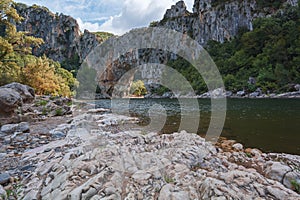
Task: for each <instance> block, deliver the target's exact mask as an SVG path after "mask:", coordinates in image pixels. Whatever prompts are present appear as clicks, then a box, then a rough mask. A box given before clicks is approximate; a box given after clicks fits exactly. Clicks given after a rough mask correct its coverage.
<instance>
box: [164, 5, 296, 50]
mask: <svg viewBox="0 0 300 200" xmlns="http://www.w3.org/2000/svg"><path fill="white" fill-rule="evenodd" d="M297 3H298V0H282V1H280V2H279V3H277V4H276V2H275V3H266V2H261V1H258V0H242V1H233V0H227V1H219V0H195V3H194V7H193V12H192V13H190V12H188V11H187V10H186V6H185V4H184V2H183V1H179V2H178V3H177V4H176V5H175V6H172V7H171V9H169V10H167V12H166V14H165V15H164V18H163V20H161V21H160V22H159V23H158V26H163V27H165V28H170V29H173V30H176V31H179V32H182V33H187V34H188V35H189V36H191V37H192V38H193V39H195V40H197V41H198V42H199V43H200V44H201V45H205V44H206V43H207V41H209V40H216V41H219V42H224V41H226V40H230V38H231V37H233V36H235V35H237V33H238V31H239V29H240V28H246V29H248V30H250V31H251V30H252V29H253V20H255V19H256V18H258V17H267V16H269V15H272V14H274V13H276V12H277V11H278V9H280V8H281V7H282V6H283V5H288V4H289V5H292V6H296V5H297ZM274 4H276V6H274Z"/></svg>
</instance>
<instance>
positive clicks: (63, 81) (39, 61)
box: [0, 0, 77, 96]
mask: <svg viewBox="0 0 300 200" xmlns="http://www.w3.org/2000/svg"><path fill="white" fill-rule="evenodd" d="M14 6H15V3H14V2H13V1H12V0H0V85H4V84H7V83H10V82H13V81H16V82H20V83H23V84H27V85H29V86H31V87H33V88H34V89H35V90H36V93H37V94H51V95H63V96H70V95H71V94H72V93H71V89H72V88H74V87H75V86H76V84H77V82H76V79H75V78H74V77H73V75H72V74H71V73H70V72H68V71H67V70H64V69H62V68H61V66H60V64H59V63H57V62H54V61H53V60H51V59H48V58H47V57H46V56H43V57H40V58H37V57H35V56H33V55H32V47H34V46H35V47H38V46H39V45H41V44H42V43H43V40H42V39H40V38H35V37H32V36H29V34H28V33H26V32H21V31H17V29H16V25H15V24H16V23H19V22H21V20H23V18H22V17H20V16H19V15H18V13H17V11H16V9H15V8H14Z"/></svg>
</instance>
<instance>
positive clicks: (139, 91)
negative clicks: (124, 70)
mask: <svg viewBox="0 0 300 200" xmlns="http://www.w3.org/2000/svg"><path fill="white" fill-rule="evenodd" d="M130 93H131V94H133V95H135V96H143V95H145V94H147V89H146V87H145V84H144V82H143V81H141V80H138V81H136V82H133V83H132V85H131V88H130Z"/></svg>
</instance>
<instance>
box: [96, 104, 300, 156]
mask: <svg viewBox="0 0 300 200" xmlns="http://www.w3.org/2000/svg"><path fill="white" fill-rule="evenodd" d="M187 101H189V100H187ZM198 103H199V109H196V108H195V107H193V106H189V105H188V104H187V105H185V107H184V108H182V107H180V105H179V103H178V101H177V100H176V99H131V100H129V104H128V100H127V101H126V100H122V101H121V103H118V111H119V112H121V113H122V111H124V113H125V111H126V110H128V109H129V113H130V115H131V116H137V117H139V118H140V119H141V123H140V126H145V125H147V124H149V122H150V118H149V115H148V111H149V108H150V107H151V106H153V105H154V104H159V105H161V106H163V108H164V109H165V110H166V112H167V115H168V118H167V122H166V123H165V126H164V128H163V129H162V130H161V132H162V133H172V132H176V131H178V128H179V124H180V121H181V109H185V110H187V111H188V112H190V113H193V112H199V113H200V116H201V118H200V123H199V128H198V134H200V135H202V136H203V135H205V133H206V131H207V129H208V126H209V124H210V118H211V112H210V108H211V105H210V104H211V102H210V100H208V99H199V100H198ZM97 105H98V106H99V107H106V108H110V105H111V102H110V101H109V100H100V101H97ZM190 118H191V119H190V120H189V121H190V122H191V123H192V122H193V121H195V120H193V119H192V118H193V116H192V115H191V116H190ZM191 125H193V124H191ZM221 136H223V137H226V138H228V139H234V140H236V141H238V142H240V143H242V144H243V145H244V146H245V147H253V148H254V147H255V148H259V149H261V150H263V151H264V152H284V153H292V154H299V155H300V100H299V99H228V100H227V112H226V121H225V125H224V128H223V131H222V135H221Z"/></svg>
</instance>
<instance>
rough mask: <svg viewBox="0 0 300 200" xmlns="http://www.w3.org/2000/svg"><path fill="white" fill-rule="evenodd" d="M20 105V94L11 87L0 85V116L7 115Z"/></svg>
mask: <svg viewBox="0 0 300 200" xmlns="http://www.w3.org/2000/svg"><path fill="white" fill-rule="evenodd" d="M21 105H22V97H21V95H20V94H19V93H18V92H16V91H15V90H13V89H11V88H4V87H0V117H8V116H11V115H12V114H13V113H14V110H15V109H16V108H18V107H19V106H21Z"/></svg>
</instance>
